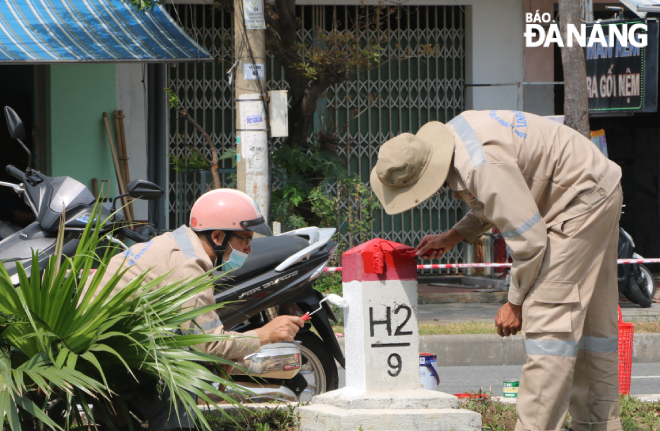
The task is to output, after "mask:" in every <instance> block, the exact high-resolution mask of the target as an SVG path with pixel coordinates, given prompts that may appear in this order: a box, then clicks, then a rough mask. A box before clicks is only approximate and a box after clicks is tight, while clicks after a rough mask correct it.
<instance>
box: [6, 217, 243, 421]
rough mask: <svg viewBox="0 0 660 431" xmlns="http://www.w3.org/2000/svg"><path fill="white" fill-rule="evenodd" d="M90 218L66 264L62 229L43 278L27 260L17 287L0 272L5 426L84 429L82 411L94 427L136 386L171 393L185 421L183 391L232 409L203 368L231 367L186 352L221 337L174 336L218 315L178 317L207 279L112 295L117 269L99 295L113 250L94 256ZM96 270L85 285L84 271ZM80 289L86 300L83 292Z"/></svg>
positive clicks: (140, 284)
mask: <svg viewBox="0 0 660 431" xmlns="http://www.w3.org/2000/svg"><path fill="white" fill-rule="evenodd" d="M90 219H91V220H97V222H96V223H93V222H91V223H89V224H88V225H87V227H86V228H85V231H84V232H83V233H82V236H81V238H80V242H79V245H78V248H77V250H76V253H75V255H74V257H72V258H68V257H64V256H62V254H61V253H62V244H63V238H64V234H63V232H64V229H63V225H64V220H62V221H61V225H60V236H59V237H58V239H57V245H56V253H55V255H54V256H53V257H51V258H50V259H49V261H48V265H47V267H46V269H45V270H44V271H43V273H41V272H40V270H39V262H38V261H39V258H38V255H37V253H35V254H34V255H33V259H32V262H31V268H30V269H29V271H30V278H29V279H28V277H27V274H26V270H25V269H24V268H23V266H22V265H21V264H20V262H19V263H18V276H19V284H18V286H16V287H14V286H13V283H12V281H11V279H10V277H9V274H8V273H7V271H6V269H5V267H4V266H3V265H2V264H1V263H0V386H2V388H3V390H0V409H1V410H2V411H3V413H4V415H3V416H4V417H5V418H6V422H7V424H8V427H9V428H10V429H11V430H12V431H20V430H23V431H26V430H30V429H39V428H44V427H40V426H39V421H40V422H43V424H44V425H45V426H47V427H48V428H55V429H59V430H61V429H63V428H67V429H68V428H70V427H71V425H72V424H73V423H74V422H75V423H77V424H82V423H83V419H82V417H81V415H80V414H79V413H78V409H77V408H76V405H81V406H82V407H83V408H84V411H85V416H86V417H87V419H88V420H89V421H90V422H92V423H93V422H94V417H93V414H92V411H91V410H90V408H89V407H88V405H90V404H92V405H93V406H94V413H95V414H97V416H96V419H99V418H101V419H102V418H106V419H107V420H108V421H110V420H109V417H110V415H111V414H110V412H111V411H115V410H114V409H115V408H120V409H121V410H123V411H124V412H127V410H126V404H125V402H124V395H126V396H130V394H132V393H133V391H134V390H138V389H139V388H137V387H138V386H139V384H141V385H150V386H149V387H153V388H155V387H156V385H157V383H158V382H159V381H162V382H164V383H165V384H166V385H167V387H168V388H169V389H170V392H171V393H172V401H176V400H180V401H181V402H182V403H183V405H184V406H185V409H186V410H187V411H189V412H190V411H192V410H196V409H197V403H196V399H194V398H193V396H192V395H191V394H190V393H189V392H188V391H190V392H192V393H194V394H196V395H197V396H199V397H201V398H203V399H205V400H206V401H207V402H209V403H210V404H211V405H215V403H214V402H213V401H211V400H210V399H209V397H208V396H207V395H206V394H207V393H209V394H213V395H214V396H217V397H220V398H222V399H225V400H227V401H229V402H231V403H235V401H234V400H233V399H231V398H228V397H227V396H226V395H224V394H223V393H222V392H219V391H218V390H217V389H215V388H214V387H213V386H212V385H211V383H218V384H220V385H225V386H230V387H232V388H236V385H235V384H233V383H232V382H228V381H226V380H224V379H223V378H221V377H219V376H217V375H214V374H213V373H212V372H211V371H209V369H207V368H206V367H205V366H204V365H203V364H202V362H205V363H207V364H212V366H214V367H215V366H217V365H222V364H228V363H230V361H227V360H224V359H221V358H218V357H215V356H210V355H206V354H203V353H202V352H200V351H199V350H198V349H197V348H196V347H195V345H198V344H203V343H207V342H213V341H217V340H220V339H224V338H227V336H215V335H205V334H200V335H182V334H183V332H182V331H181V325H182V324H183V323H185V322H187V321H190V320H194V319H195V318H196V317H198V316H199V315H201V314H203V313H206V312H208V311H209V310H212V309H215V308H219V307H218V306H216V305H213V306H207V307H204V308H198V309H184V310H182V306H183V304H185V303H186V302H187V301H188V300H189V299H190V298H192V297H193V296H195V295H197V294H198V293H200V292H202V291H203V290H205V289H208V288H209V287H211V286H212V284H213V278H212V277H210V276H209V275H208V274H204V275H202V276H199V277H196V278H193V279H187V280H184V281H181V282H177V283H172V284H168V285H165V286H163V287H160V288H158V289H155V290H152V289H154V288H155V287H156V286H158V285H159V284H161V283H163V282H164V280H165V277H167V275H168V274H164V275H162V276H160V277H157V278H155V279H154V280H153V281H149V282H148V281H147V278H146V276H147V273H148V271H145V272H144V273H142V274H140V275H139V276H138V277H137V278H135V279H134V280H132V281H131V282H129V283H128V284H127V285H125V286H124V287H123V288H121V289H119V290H118V292H117V293H116V294H115V295H113V296H111V292H112V291H113V289H114V288H115V287H116V286H117V284H118V283H119V282H120V279H121V278H122V276H123V275H124V273H125V271H126V269H125V268H124V269H120V270H119V271H118V272H117V273H116V274H112V277H111V278H110V281H109V282H108V283H107V284H106V285H105V286H100V281H101V279H102V278H103V276H104V274H105V272H106V269H107V265H108V263H109V261H110V259H111V258H112V256H113V255H114V252H115V249H114V248H108V247H106V248H105V252H104V253H103V255H98V254H97V253H96V250H97V249H98V248H99V245H100V243H101V239H100V238H99V234H98V231H99V228H100V225H101V221H100V205H97V206H96V208H95V209H94V212H93V213H92V215H91V217H90ZM94 224H96V226H95V229H92V227H93V225H94ZM98 263H100V265H99V269H98V270H97V272H96V274H95V276H92V275H91V273H90V269H91V268H92V266H93V265H95V264H98ZM69 274H71V275H73V276H71V275H69ZM75 275H80V277H77V276H75ZM88 280H91V282H90V283H89V288H88V290H87V291H86V292H85V291H84V289H83V288H82V287H83V286H84V285H85V284H86V283H87V281H88ZM94 294H97V296H95V297H94ZM219 306H222V304H219ZM119 376H121V378H118V377H119ZM138 378H139V379H140V382H139V384H138V383H137V379H138ZM122 389H123V391H124V392H122ZM181 413H182V412H181V411H174V410H173V412H172V414H176V415H179V414H181ZM197 417H198V418H199V426H200V427H201V428H203V429H206V430H209V429H210V428H209V425H208V423H207V422H206V421H205V420H204V416H203V415H201V414H200V415H198V416H197ZM3 425H4V424H3ZM5 427H6V426H5ZM129 427H131V428H132V424H131V423H130V422H129Z"/></svg>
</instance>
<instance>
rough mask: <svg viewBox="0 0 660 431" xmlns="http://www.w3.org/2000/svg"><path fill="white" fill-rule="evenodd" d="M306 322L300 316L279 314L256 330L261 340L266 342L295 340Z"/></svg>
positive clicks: (262, 343) (263, 342) (262, 342)
mask: <svg viewBox="0 0 660 431" xmlns="http://www.w3.org/2000/svg"><path fill="white" fill-rule="evenodd" d="M303 326H305V322H303V320H302V319H301V318H300V317H298V316H278V317H276V318H275V319H273V320H271V321H270V322H268V323H267V324H265V325H264V326H262V327H261V328H259V329H255V330H254V332H256V333H257V335H259V342H260V343H261V345H262V346H263V345H264V344H270V343H279V342H282V341H293V337H295V336H296V333H298V330H299V329H300V328H302V327H303Z"/></svg>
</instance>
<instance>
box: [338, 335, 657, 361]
mask: <svg viewBox="0 0 660 431" xmlns="http://www.w3.org/2000/svg"><path fill="white" fill-rule="evenodd" d="M337 341H339V345H340V346H341V348H342V351H343V350H344V339H343V338H338V339H337ZM419 351H420V352H424V353H433V354H436V355H438V366H441V367H460V366H491V365H524V364H525V362H526V360H525V347H524V346H523V338H522V336H520V335H515V336H511V337H504V338H501V337H500V336H498V335H495V334H474V335H421V336H420V337H419ZM655 362H660V334H635V339H634V341H633V363H655Z"/></svg>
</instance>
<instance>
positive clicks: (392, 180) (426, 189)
mask: <svg viewBox="0 0 660 431" xmlns="http://www.w3.org/2000/svg"><path fill="white" fill-rule="evenodd" d="M453 155H454V136H453V135H452V133H451V132H450V131H449V129H448V128H447V127H446V126H445V125H444V124H442V123H441V122H439V121H431V122H429V123H426V124H425V125H424V126H422V128H421V129H419V131H418V132H417V134H416V135H413V134H412V133H403V134H401V135H399V136H397V137H395V138H392V139H390V140H389V141H387V142H385V143H384V144H383V145H382V146H381V147H380V150H379V151H378V162H377V163H376V166H375V167H374V168H373V169H372V170H371V188H372V189H373V191H374V193H376V196H378V199H379V200H380V202H381V203H382V204H383V208H385V211H386V212H387V213H388V214H399V213H402V212H404V211H407V210H409V209H412V208H414V207H416V206H417V205H419V204H421V203H422V202H424V201H425V200H427V199H428V198H430V197H431V196H433V195H434V194H435V193H436V192H437V191H438V189H439V188H440V187H442V185H443V184H444V183H445V181H446V180H447V174H448V173H449V168H450V167H451V160H452V157H453Z"/></svg>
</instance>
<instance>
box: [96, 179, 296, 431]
mask: <svg viewBox="0 0 660 431" xmlns="http://www.w3.org/2000/svg"><path fill="white" fill-rule="evenodd" d="M255 232H257V233H260V234H262V235H266V236H271V235H272V233H271V231H270V229H269V228H268V226H267V225H266V224H265V221H264V218H263V216H262V215H261V212H260V211H259V209H258V208H257V205H256V203H255V202H254V200H253V199H252V198H250V197H249V196H248V195H246V194H245V193H243V192H240V191H237V190H232V189H217V190H212V191H210V192H207V193H205V194H204V195H202V196H201V197H200V198H199V199H198V200H197V201H196V202H195V204H194V205H193V207H192V210H191V215H190V228H188V227H187V226H185V225H184V226H181V227H179V228H178V229H177V230H175V231H173V232H168V233H165V234H163V235H160V236H157V237H156V238H154V239H152V240H151V241H149V242H146V243H141V244H136V245H134V246H133V247H131V248H130V249H129V250H127V251H126V252H124V253H121V254H118V255H116V256H114V257H113V258H112V259H111V260H110V263H109V265H108V269H107V271H106V273H105V275H104V278H103V280H102V281H101V286H103V285H105V284H106V283H107V282H108V281H109V280H110V278H111V277H112V276H113V275H114V274H116V273H117V272H118V271H119V269H120V267H121V268H122V269H125V268H126V267H128V270H127V271H126V273H125V274H124V276H123V277H122V280H121V281H120V282H119V283H118V284H117V286H116V287H115V292H116V291H118V290H119V289H121V288H122V287H123V286H124V285H126V284H128V283H129V282H130V281H131V280H134V279H135V278H136V277H137V276H138V275H139V274H141V273H143V272H144V271H146V270H148V269H149V268H152V267H153V268H152V269H151V271H150V272H149V274H148V275H147V278H146V280H145V282H149V281H152V280H153V279H155V278H157V277H159V276H161V275H163V274H165V273H167V272H168V271H172V273H171V274H170V277H169V278H168V279H167V281H166V283H172V282H176V281H180V280H183V279H186V278H194V277H198V276H200V275H202V274H204V273H206V272H208V271H210V270H211V269H212V268H214V267H215V266H218V265H221V264H222V265H223V266H222V268H221V269H224V270H229V269H237V268H239V267H240V266H241V265H242V264H243V262H244V261H245V259H247V256H248V255H249V254H250V253H251V251H252V249H251V247H250V242H251V241H252V237H253V236H254V233H255ZM122 281H123V283H122ZM115 292H113V294H114V293H115ZM212 304H215V298H214V296H213V289H212V288H209V289H206V290H205V291H204V292H202V293H201V294H199V295H197V296H196V297H194V298H193V299H192V300H190V301H188V302H187V303H186V304H184V308H190V307H195V308H198V307H204V306H206V305H212ZM195 320H196V322H197V325H198V326H199V327H201V328H202V330H203V331H204V333H206V334H214V335H223V334H230V335H233V336H234V337H233V338H231V339H225V340H219V341H216V342H213V343H207V344H204V345H201V346H199V347H200V348H201V350H202V351H203V352H204V353H208V354H211V355H215V356H219V357H221V358H225V359H229V360H237V359H242V358H243V357H244V356H246V355H249V354H251V353H254V352H258V351H259V347H260V346H262V345H264V344H269V343H278V342H281V341H293V338H294V336H295V335H296V333H297V332H298V330H299V329H300V327H302V326H303V325H304V322H303V320H302V319H301V318H300V317H297V316H279V317H276V318H275V319H273V320H271V321H270V322H268V323H267V324H266V325H265V326H263V327H261V328H258V329H255V330H252V331H248V332H245V333H233V332H227V331H225V330H224V329H223V327H222V322H221V321H220V319H218V315H217V314H216V312H215V311H209V312H208V313H206V314H203V315H201V316H199V317H197V319H195ZM184 326H187V327H189V328H191V330H192V331H193V332H198V331H199V329H197V327H196V326H195V327H193V325H192V322H188V323H187V324H184ZM141 403H142V405H141V406H140V407H141V409H142V410H143V411H144V413H145V416H151V418H150V422H149V425H150V429H157V430H166V429H178V428H194V427H195V424H194V422H193V420H192V419H191V418H189V417H188V415H187V414H185V413H184V414H182V415H181V421H180V422H179V420H178V419H177V418H176V415H171V416H170V415H169V413H168V412H169V410H168V408H169V402H162V401H159V400H157V399H156V400H155V401H154V402H153V403H152V402H149V400H141ZM146 404H148V405H146ZM145 405H146V406H145ZM179 411H184V412H185V409H182V408H180V409H179ZM152 422H153V426H152Z"/></svg>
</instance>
